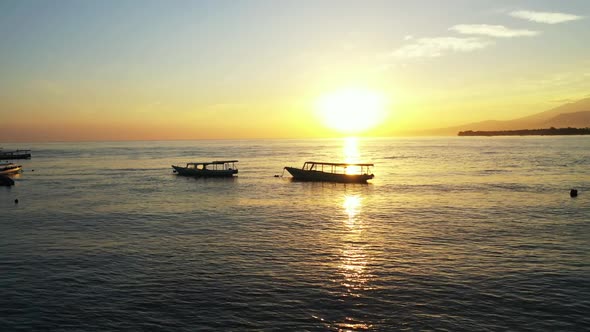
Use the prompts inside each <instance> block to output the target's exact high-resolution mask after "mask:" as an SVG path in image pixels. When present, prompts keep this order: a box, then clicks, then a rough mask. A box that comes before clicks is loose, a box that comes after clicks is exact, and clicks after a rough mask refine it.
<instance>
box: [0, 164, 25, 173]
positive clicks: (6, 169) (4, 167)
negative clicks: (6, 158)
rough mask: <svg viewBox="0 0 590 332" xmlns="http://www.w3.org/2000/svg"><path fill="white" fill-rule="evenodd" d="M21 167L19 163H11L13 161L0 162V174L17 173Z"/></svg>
mask: <svg viewBox="0 0 590 332" xmlns="http://www.w3.org/2000/svg"><path fill="white" fill-rule="evenodd" d="M21 169H22V166H21V165H17V164H13V163H1V164H0V174H13V173H18V172H20V170H21Z"/></svg>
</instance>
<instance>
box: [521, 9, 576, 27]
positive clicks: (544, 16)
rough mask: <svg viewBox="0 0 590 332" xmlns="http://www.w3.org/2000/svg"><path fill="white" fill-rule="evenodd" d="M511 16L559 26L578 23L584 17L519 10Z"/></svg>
mask: <svg viewBox="0 0 590 332" xmlns="http://www.w3.org/2000/svg"><path fill="white" fill-rule="evenodd" d="M510 16H513V17H517V18H522V19H525V20H529V21H533V22H538V23H547V24H557V23H563V22H569V21H576V20H581V19H583V18H584V17H583V16H578V15H573V14H566V13H552V12H534V11H530V10H517V11H513V12H510Z"/></svg>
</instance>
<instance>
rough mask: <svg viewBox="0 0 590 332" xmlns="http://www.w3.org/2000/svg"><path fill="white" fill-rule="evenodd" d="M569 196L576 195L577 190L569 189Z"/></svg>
mask: <svg viewBox="0 0 590 332" xmlns="http://www.w3.org/2000/svg"><path fill="white" fill-rule="evenodd" d="M570 197H578V190H577V189H572V190H570Z"/></svg>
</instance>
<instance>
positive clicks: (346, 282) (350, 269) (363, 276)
mask: <svg viewBox="0 0 590 332" xmlns="http://www.w3.org/2000/svg"><path fill="white" fill-rule="evenodd" d="M342 207H343V208H344V212H345V213H346V216H347V218H346V219H345V220H344V224H345V226H346V228H347V231H346V232H344V233H343V235H342V239H341V242H342V244H343V247H342V249H341V254H340V265H339V272H340V274H341V275H342V276H343V277H344V279H343V280H342V282H341V285H342V286H344V287H346V290H347V295H349V296H356V297H358V296H360V295H361V294H360V292H361V291H363V290H368V289H370V287H369V286H368V284H367V283H368V281H369V279H370V277H371V276H370V275H369V274H368V273H367V271H366V269H367V263H368V257H367V254H366V252H365V251H366V250H365V247H366V241H365V239H364V236H363V221H362V219H361V218H360V212H361V207H362V198H361V197H360V196H359V195H346V196H345V197H344V202H343V204H342Z"/></svg>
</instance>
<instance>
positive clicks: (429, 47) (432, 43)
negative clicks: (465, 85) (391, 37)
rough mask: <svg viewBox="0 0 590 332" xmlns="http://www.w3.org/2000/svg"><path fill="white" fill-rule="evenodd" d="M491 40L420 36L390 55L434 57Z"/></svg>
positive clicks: (479, 45) (465, 49) (477, 46)
mask: <svg viewBox="0 0 590 332" xmlns="http://www.w3.org/2000/svg"><path fill="white" fill-rule="evenodd" d="M492 44H493V42H491V41H489V40H483V39H480V38H475V37H468V38H457V37H437V38H420V39H417V40H416V41H415V42H414V43H412V44H408V45H404V46H402V47H400V48H399V49H397V50H395V51H394V52H393V53H392V54H391V55H392V56H394V57H396V58H435V57H439V56H442V55H444V54H446V53H452V52H472V51H476V50H480V49H483V48H486V47H488V46H490V45H492Z"/></svg>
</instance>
